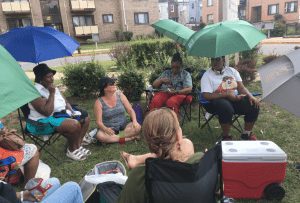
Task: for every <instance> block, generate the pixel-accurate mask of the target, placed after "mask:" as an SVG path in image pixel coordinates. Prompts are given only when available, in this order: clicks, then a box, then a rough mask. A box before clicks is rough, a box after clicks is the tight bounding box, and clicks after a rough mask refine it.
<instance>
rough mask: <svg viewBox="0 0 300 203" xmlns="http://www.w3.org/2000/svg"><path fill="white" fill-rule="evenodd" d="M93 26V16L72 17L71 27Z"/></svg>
mask: <svg viewBox="0 0 300 203" xmlns="http://www.w3.org/2000/svg"><path fill="white" fill-rule="evenodd" d="M93 24H94V19H93V16H73V25H74V26H75V27H78V26H91V25H93Z"/></svg>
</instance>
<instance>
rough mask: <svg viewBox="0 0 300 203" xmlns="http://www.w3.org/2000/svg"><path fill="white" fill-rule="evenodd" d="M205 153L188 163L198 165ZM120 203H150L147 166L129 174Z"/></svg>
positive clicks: (194, 156)
mask: <svg viewBox="0 0 300 203" xmlns="http://www.w3.org/2000/svg"><path fill="white" fill-rule="evenodd" d="M202 156H203V153H201V152H197V153H195V154H194V155H193V156H192V157H190V158H189V159H188V160H187V161H186V163H190V164H192V163H197V162H199V161H200V159H201V158H202ZM118 202H119V203H145V202H148V194H147V190H146V186H145V166H139V167H136V168H134V169H132V170H131V171H130V172H129V175H128V179H127V181H126V183H125V185H124V187H123V189H122V192H121V194H120V196H119V199H118Z"/></svg>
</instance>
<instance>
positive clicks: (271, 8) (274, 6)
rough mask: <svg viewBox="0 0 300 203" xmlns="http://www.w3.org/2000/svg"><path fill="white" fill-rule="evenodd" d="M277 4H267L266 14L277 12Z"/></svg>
mask: <svg viewBox="0 0 300 203" xmlns="http://www.w3.org/2000/svg"><path fill="white" fill-rule="evenodd" d="M278 11H279V4H272V5H269V6H268V15H275V14H278Z"/></svg>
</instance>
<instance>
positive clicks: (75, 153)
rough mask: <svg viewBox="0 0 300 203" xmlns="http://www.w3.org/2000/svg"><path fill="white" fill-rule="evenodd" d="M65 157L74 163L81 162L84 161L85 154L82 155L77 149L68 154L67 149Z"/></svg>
mask: <svg viewBox="0 0 300 203" xmlns="http://www.w3.org/2000/svg"><path fill="white" fill-rule="evenodd" d="M66 156H67V157H69V158H70V159H73V160H75V161H83V160H85V159H86V154H84V153H83V152H82V151H81V150H80V149H79V148H78V149H76V150H74V151H73V152H70V150H69V149H67V153H66Z"/></svg>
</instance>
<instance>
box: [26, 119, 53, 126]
mask: <svg viewBox="0 0 300 203" xmlns="http://www.w3.org/2000/svg"><path fill="white" fill-rule="evenodd" d="M26 123H30V124H31V125H34V126H37V127H46V126H48V125H49V123H41V122H38V121H34V120H31V119H29V118H28V119H26Z"/></svg>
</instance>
